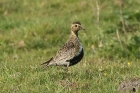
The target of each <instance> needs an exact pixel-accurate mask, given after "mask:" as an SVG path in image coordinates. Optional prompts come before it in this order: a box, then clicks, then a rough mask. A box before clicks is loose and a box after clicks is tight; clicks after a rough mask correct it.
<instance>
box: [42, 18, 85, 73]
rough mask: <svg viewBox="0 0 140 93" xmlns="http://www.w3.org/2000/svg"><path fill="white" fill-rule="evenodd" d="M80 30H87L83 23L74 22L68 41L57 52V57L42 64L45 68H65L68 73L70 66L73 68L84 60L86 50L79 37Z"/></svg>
mask: <svg viewBox="0 0 140 93" xmlns="http://www.w3.org/2000/svg"><path fill="white" fill-rule="evenodd" d="M79 30H85V29H84V28H83V27H82V26H81V23H80V22H78V21H74V22H72V24H71V32H70V35H69V38H68V40H67V41H66V43H65V44H64V45H63V46H62V47H61V48H60V49H59V50H58V51H57V53H56V54H55V56H53V57H51V58H50V59H49V60H48V61H46V62H44V63H42V64H41V65H43V68H46V67H48V66H65V67H66V71H68V67H69V66H73V65H75V64H77V63H78V62H80V61H81V60H82V58H83V56H84V50H83V47H82V45H81V43H80V40H79V37H78V32H79Z"/></svg>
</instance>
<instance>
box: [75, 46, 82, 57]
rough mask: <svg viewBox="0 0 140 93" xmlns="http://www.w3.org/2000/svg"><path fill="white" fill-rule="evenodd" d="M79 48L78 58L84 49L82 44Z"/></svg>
mask: <svg viewBox="0 0 140 93" xmlns="http://www.w3.org/2000/svg"><path fill="white" fill-rule="evenodd" d="M79 47H80V48H79V51H78V53H77V54H76V56H78V55H79V54H80V53H81V52H82V49H83V47H82V45H81V44H80V46H79Z"/></svg>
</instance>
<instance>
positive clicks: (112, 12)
mask: <svg viewBox="0 0 140 93" xmlns="http://www.w3.org/2000/svg"><path fill="white" fill-rule="evenodd" d="M139 5H140V1H139V0H123V1H121V0H110V1H109V0H55V1H53V0H46V1H45V0H1V1H0V55H1V56H0V64H1V65H0V72H1V74H0V91H1V93H7V92H9V93H61V92H62V93H72V92H74V93H115V92H116V89H117V86H118V84H119V83H120V82H121V81H122V80H125V79H126V78H133V77H140V69H139V68H140V63H139V61H140V6H139ZM73 21H80V22H81V24H82V26H83V28H85V29H86V31H80V32H79V38H80V41H81V43H82V45H83V48H84V52H85V56H84V58H83V60H82V61H81V62H80V63H79V64H77V65H75V66H73V67H70V69H69V72H68V73H64V72H65V71H64V69H63V67H49V68H47V69H46V70H43V71H42V70H40V64H41V63H42V62H44V61H46V60H49V58H50V57H52V56H53V55H54V54H55V53H56V52H57V50H58V49H59V48H60V47H61V46H62V45H63V44H64V43H65V42H66V40H67V39H68V36H69V34H70V25H71V23H72V22H73ZM95 91H96V92H95Z"/></svg>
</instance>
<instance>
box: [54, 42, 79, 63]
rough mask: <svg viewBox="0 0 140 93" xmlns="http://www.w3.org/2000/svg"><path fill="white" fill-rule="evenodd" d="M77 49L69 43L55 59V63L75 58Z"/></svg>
mask: <svg viewBox="0 0 140 93" xmlns="http://www.w3.org/2000/svg"><path fill="white" fill-rule="evenodd" d="M75 53H76V48H75V45H74V43H73V42H67V43H65V45H64V46H63V47H62V48H61V49H60V50H59V51H58V52H57V53H56V55H55V56H54V57H53V62H59V61H60V62H61V61H66V60H70V59H71V58H73V57H74V55H75Z"/></svg>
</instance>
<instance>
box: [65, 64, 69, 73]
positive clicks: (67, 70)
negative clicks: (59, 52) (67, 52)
mask: <svg viewBox="0 0 140 93" xmlns="http://www.w3.org/2000/svg"><path fill="white" fill-rule="evenodd" d="M68 67H69V62H68V64H67V66H66V72H68Z"/></svg>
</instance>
